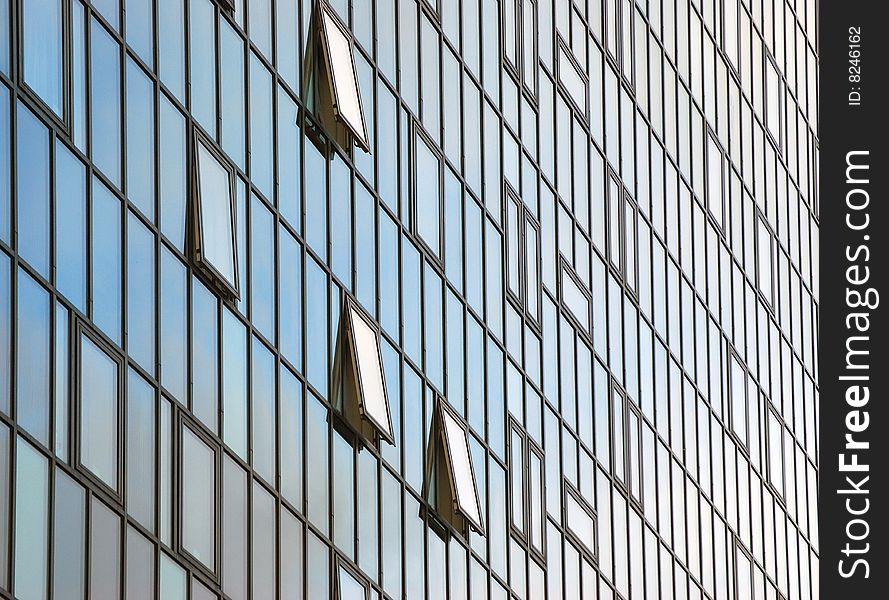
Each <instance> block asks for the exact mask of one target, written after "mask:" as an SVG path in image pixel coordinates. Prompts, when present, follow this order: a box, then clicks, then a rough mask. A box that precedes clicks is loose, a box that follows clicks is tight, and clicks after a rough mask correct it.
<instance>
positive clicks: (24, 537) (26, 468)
mask: <svg viewBox="0 0 889 600" xmlns="http://www.w3.org/2000/svg"><path fill="white" fill-rule="evenodd" d="M48 539H49V465H48V462H47V460H46V458H45V457H44V456H43V455H42V454H40V453H39V452H38V451H37V450H35V449H34V447H33V446H31V444H29V443H28V442H26V441H25V440H24V439H23V438H17V441H16V464H15V549H14V552H15V566H14V570H13V572H14V573H15V593H16V597H17V598H20V599H21V600H42V599H44V598H46V597H47V592H48V590H47V586H46V582H47V566H48V560H49V556H48V551H47V540H48Z"/></svg>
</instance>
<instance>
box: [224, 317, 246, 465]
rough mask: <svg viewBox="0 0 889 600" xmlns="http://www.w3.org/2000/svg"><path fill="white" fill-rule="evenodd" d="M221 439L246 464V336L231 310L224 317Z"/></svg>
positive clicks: (242, 326)
mask: <svg viewBox="0 0 889 600" xmlns="http://www.w3.org/2000/svg"><path fill="white" fill-rule="evenodd" d="M222 414H223V430H222V439H224V440H225V443H226V444H227V445H228V446H229V447H230V448H231V449H232V450H234V451H235V452H236V453H237V454H238V456H240V457H241V458H242V459H244V460H247V332H246V330H245V329H244V325H243V324H242V323H241V322H240V321H239V320H238V318H237V317H236V316H235V315H234V314H233V313H232V312H231V311H229V310H227V309H226V310H224V311H223V317H222Z"/></svg>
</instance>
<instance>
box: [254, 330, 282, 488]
mask: <svg viewBox="0 0 889 600" xmlns="http://www.w3.org/2000/svg"><path fill="white" fill-rule="evenodd" d="M252 359H253V365H252V366H253V372H252V386H251V390H250V392H251V398H250V399H251V408H252V411H253V412H252V414H251V417H252V420H251V422H252V424H253V468H254V469H255V470H256V472H257V473H258V474H259V475H260V476H262V477H263V478H265V480H266V481H268V482H271V483H274V482H275V404H276V402H275V357H274V355H273V354H272V353H271V352H269V350H268V348H266V347H265V345H264V344H263V343H262V342H260V341H259V340H258V339H257V338H253V356H252Z"/></svg>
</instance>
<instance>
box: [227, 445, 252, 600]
mask: <svg viewBox="0 0 889 600" xmlns="http://www.w3.org/2000/svg"><path fill="white" fill-rule="evenodd" d="M223 456H224V457H225V458H224V461H223V473H222V483H223V486H224V487H223V497H224V498H225V501H224V502H223V503H222V510H223V513H222V540H223V547H222V589H223V591H224V592H225V593H226V594H227V595H228V596H229V597H230V598H232V600H246V599H247V519H248V516H247V475H246V473H244V471H243V470H242V469H241V468H240V467H239V466H238V465H237V463H235V462H234V461H233V460H232V459H230V458H228V456H226V455H223Z"/></svg>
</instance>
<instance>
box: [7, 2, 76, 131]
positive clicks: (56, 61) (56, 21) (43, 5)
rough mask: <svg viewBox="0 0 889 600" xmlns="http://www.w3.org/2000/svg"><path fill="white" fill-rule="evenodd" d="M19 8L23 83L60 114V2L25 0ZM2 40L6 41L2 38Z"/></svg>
mask: <svg viewBox="0 0 889 600" xmlns="http://www.w3.org/2000/svg"><path fill="white" fill-rule="evenodd" d="M21 8H22V15H21V19H22V29H23V31H22V55H23V56H22V59H23V61H22V62H23V63H24V79H25V83H27V84H28V86H30V87H31V89H33V90H34V91H35V92H37V94H38V95H39V96H40V97H41V98H42V99H43V101H44V102H46V104H47V106H49V107H50V108H51V109H52V110H53V112H55V113H56V115H58V116H59V117H64V113H63V105H64V97H63V94H64V79H63V74H62V73H63V71H62V62H63V41H62V23H63V18H64V17H63V3H62V1H61V0H25V1H24V2H22V4H21ZM3 39H4V43H8V42H6V41H5V40H7V39H8V38H6V37H5V36H4V38H3Z"/></svg>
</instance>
